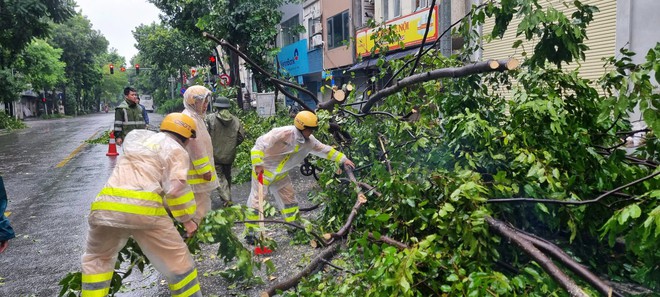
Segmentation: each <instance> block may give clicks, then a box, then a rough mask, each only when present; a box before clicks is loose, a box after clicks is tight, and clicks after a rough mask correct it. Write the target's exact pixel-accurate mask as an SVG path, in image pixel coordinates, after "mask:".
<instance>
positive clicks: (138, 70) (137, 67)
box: [135, 64, 148, 75]
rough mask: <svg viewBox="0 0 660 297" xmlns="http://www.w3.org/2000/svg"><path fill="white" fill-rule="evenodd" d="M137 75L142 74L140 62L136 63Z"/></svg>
mask: <svg viewBox="0 0 660 297" xmlns="http://www.w3.org/2000/svg"><path fill="white" fill-rule="evenodd" d="M147 70H148V69H147ZM135 75H140V64H135Z"/></svg>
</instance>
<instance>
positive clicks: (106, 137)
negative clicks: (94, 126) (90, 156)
mask: <svg viewBox="0 0 660 297" xmlns="http://www.w3.org/2000/svg"><path fill="white" fill-rule="evenodd" d="M85 142H86V143H89V144H108V143H110V131H109V130H106V131H103V133H101V135H99V137H97V138H94V139H88V140H85Z"/></svg>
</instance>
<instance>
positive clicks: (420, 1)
mask: <svg viewBox="0 0 660 297" xmlns="http://www.w3.org/2000/svg"><path fill="white" fill-rule="evenodd" d="M427 6H429V2H428V0H415V7H416V8H417V9H420V8H426V7H427Z"/></svg>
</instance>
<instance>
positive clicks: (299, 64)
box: [277, 39, 309, 76]
mask: <svg viewBox="0 0 660 297" xmlns="http://www.w3.org/2000/svg"><path fill="white" fill-rule="evenodd" d="M277 59H278V60H279V61H280V67H281V68H284V69H280V71H281V72H284V73H287V74H289V75H291V76H298V75H303V74H307V73H309V60H308V59H307V39H303V40H300V41H298V42H296V43H292V44H289V45H287V46H285V47H283V48H282V50H281V51H280V53H279V54H277Z"/></svg>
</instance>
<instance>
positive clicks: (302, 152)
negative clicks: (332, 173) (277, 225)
mask: <svg viewBox="0 0 660 297" xmlns="http://www.w3.org/2000/svg"><path fill="white" fill-rule="evenodd" d="M317 128H318V117H317V116H316V115H315V114H314V113H312V112H310V111H306V110H305V111H301V112H299V113H297V114H296V117H295V118H294V120H293V126H285V127H279V128H275V129H273V130H271V131H270V132H268V133H266V134H264V135H262V136H260V137H259V138H257V141H256V142H255V144H254V147H253V148H252V150H251V151H250V158H251V160H252V166H253V167H254V172H253V173H252V190H251V191H250V197H249V198H248V201H247V206H248V207H250V208H251V209H252V210H253V211H252V212H251V213H250V216H248V218H247V219H248V220H259V213H258V212H257V209H258V207H259V204H258V203H259V202H258V197H257V193H258V189H259V182H258V180H257V176H258V174H259V173H261V172H263V183H264V195H266V194H267V193H269V192H270V193H271V194H272V195H273V196H274V197H275V202H276V203H277V207H278V208H279V209H280V211H281V212H282V216H283V217H284V220H285V221H287V222H292V221H295V219H296V215H297V213H298V200H297V199H296V196H295V192H294V190H293V184H292V183H291V177H289V175H288V173H289V170H291V169H292V168H294V167H296V166H298V165H300V163H301V162H302V161H303V160H304V159H305V157H307V155H309V154H313V155H316V156H318V157H321V158H325V159H328V160H332V161H335V162H336V163H338V164H344V166H349V167H350V168H355V164H353V162H352V161H351V160H349V159H348V158H347V157H346V156H345V155H344V154H343V153H341V152H339V151H337V150H335V149H334V148H333V147H331V146H328V145H325V144H323V143H321V142H320V141H318V140H317V139H316V138H315V137H314V136H313V135H312V133H313V132H314V130H316V129H317ZM245 226H246V227H247V228H248V230H250V228H257V227H258V225H257V224H251V223H248V224H245ZM246 240H247V242H248V243H250V244H251V243H252V242H253V241H254V235H253V234H252V233H251V232H249V233H248V235H247V236H246Z"/></svg>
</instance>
